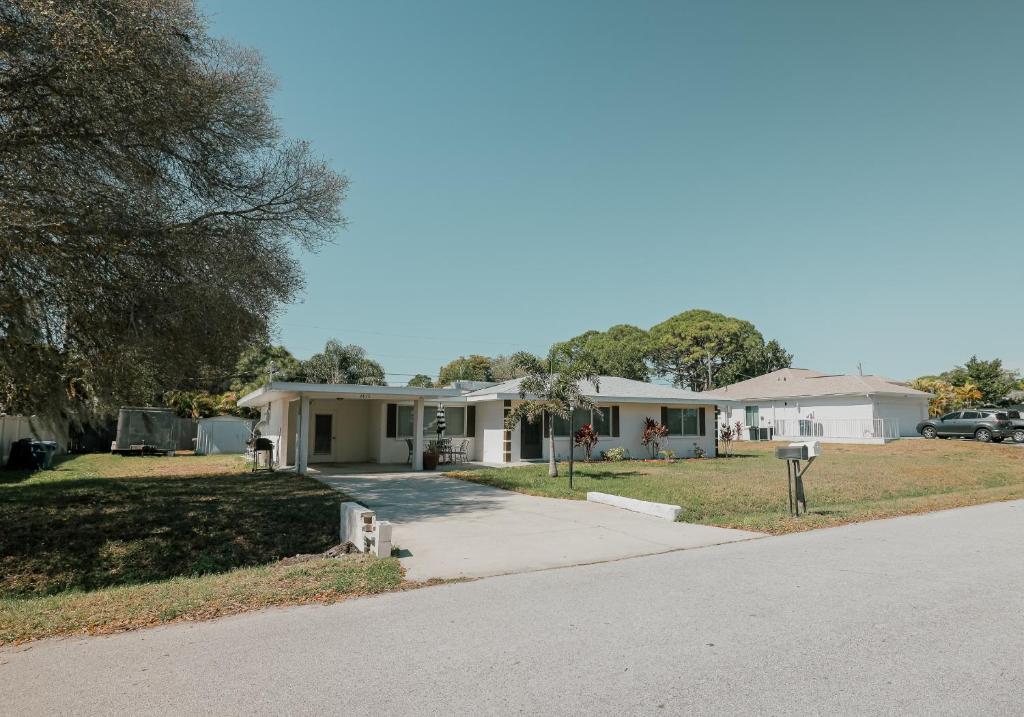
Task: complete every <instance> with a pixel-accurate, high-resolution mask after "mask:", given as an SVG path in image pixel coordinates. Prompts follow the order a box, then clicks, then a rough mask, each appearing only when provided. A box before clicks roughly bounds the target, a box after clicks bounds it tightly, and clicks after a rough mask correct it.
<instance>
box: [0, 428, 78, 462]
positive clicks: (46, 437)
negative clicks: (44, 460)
mask: <svg viewBox="0 0 1024 717" xmlns="http://www.w3.org/2000/svg"><path fill="white" fill-rule="evenodd" d="M22 438H38V439H40V440H43V441H57V451H58V452H59V453H63V452H64V451H66V450H67V442H66V436H58V435H57V434H56V433H55V432H53V431H52V430H50V429H48V428H46V426H44V425H43V424H42V422H41V421H39V419H37V418H29V417H27V416H0V466H2V465H6V464H7V459H8V458H9V457H10V455H11V444H13V443H14V442H15V441H17V440H20V439H22Z"/></svg>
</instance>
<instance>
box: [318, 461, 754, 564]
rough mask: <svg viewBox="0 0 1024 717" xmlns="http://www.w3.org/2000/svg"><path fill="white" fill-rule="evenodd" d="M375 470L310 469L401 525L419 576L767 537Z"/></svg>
mask: <svg viewBox="0 0 1024 717" xmlns="http://www.w3.org/2000/svg"><path fill="white" fill-rule="evenodd" d="M372 471H373V468H368V467H362V468H360V469H352V468H348V467H334V468H332V467H327V466H318V471H317V472H316V473H311V475H312V476H313V477H314V478H316V479H317V480H320V481H321V482H323V483H325V484H327V485H329V486H331V487H332V488H336V489H338V490H340V491H343V492H344V493H346V494H348V495H350V496H352V497H354V498H355V499H356V500H358V501H359V502H360V503H362V504H363V505H365V506H367V507H368V508H371V509H373V510H375V511H376V512H377V516H378V517H379V518H380V519H381V520H389V521H391V522H392V523H394V524H395V528H394V543H395V545H396V546H397V547H398V548H400V549H401V551H402V552H401V555H402V564H403V565H404V566H405V569H406V575H407V576H408V577H409V578H410V579H413V580H425V579H427V578H458V577H484V576H488V575H502V574H506V573H518V572H525V571H529V570H543V569H546V568H556V567H564V566H568V565H582V564H586V563H598V562H605V561H608V560H619V559H621V558H631V557H636V556H639V555H653V554H655V553H665V552H668V551H671V550H682V549H685V548H697V547H702V546H707V545H717V544H720V543H730V542H734V541H737V540H748V539H750V538H757V537H762V534H761V533H752V532H748V531H744V530H730V529H727V528H715V527H711V526H706V525H693V524H689V523H673V522H671V521H668V520H664V519H661V518H653V517H650V516H646V515H641V514H639V513H632V512H629V511H626V510H622V509H620V508H612V507H610V506H606V505H598V504H595V503H588V502H586V501H578V500H560V499H555V498H539V497H536V496H530V495H522V494H520V493H513V492H511V491H506V490H501V489H499V488H492V487H490V486H484V485H478V484H476V483H468V482H466V481H461V480H457V479H455V478H445V477H444V476H442V475H441V474H440V473H423V472H420V473H409V472H372Z"/></svg>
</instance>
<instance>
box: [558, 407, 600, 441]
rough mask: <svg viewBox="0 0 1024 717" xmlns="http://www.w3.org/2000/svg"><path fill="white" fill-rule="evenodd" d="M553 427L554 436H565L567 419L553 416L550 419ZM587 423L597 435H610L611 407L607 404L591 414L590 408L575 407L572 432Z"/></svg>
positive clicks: (566, 435) (567, 426)
mask: <svg viewBox="0 0 1024 717" xmlns="http://www.w3.org/2000/svg"><path fill="white" fill-rule="evenodd" d="M552 423H553V424H554V428H555V438H566V437H568V435H569V419H567V418H561V417H559V416H555V417H554V421H552ZM587 423H589V424H590V425H592V426H593V427H594V430H596V431H597V433H598V435H601V436H610V435H611V434H612V430H611V428H612V409H611V407H609V406H605V407H603V408H598V409H595V410H594V413H593V415H591V413H590V409H587V408H577V409H575V410H574V411H573V412H572V427H573V432H575V431H578V430H580V428H581V427H583V426H584V425H586V424H587Z"/></svg>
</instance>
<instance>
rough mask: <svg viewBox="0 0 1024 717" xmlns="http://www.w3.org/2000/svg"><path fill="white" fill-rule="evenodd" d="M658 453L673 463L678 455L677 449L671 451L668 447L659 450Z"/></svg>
mask: <svg viewBox="0 0 1024 717" xmlns="http://www.w3.org/2000/svg"><path fill="white" fill-rule="evenodd" d="M658 455H659V456H661V457H662V458H664V459H665V460H666V461H668V462H669V463H671V462H672V461H673V460H675V457H676V452H675V451H671V450H668V449H667V448H666V449H665V450H663V451H659V452H658Z"/></svg>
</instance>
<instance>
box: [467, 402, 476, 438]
mask: <svg viewBox="0 0 1024 717" xmlns="http://www.w3.org/2000/svg"><path fill="white" fill-rule="evenodd" d="M466 437H467V438H475V437H476V406H467V407H466Z"/></svg>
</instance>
